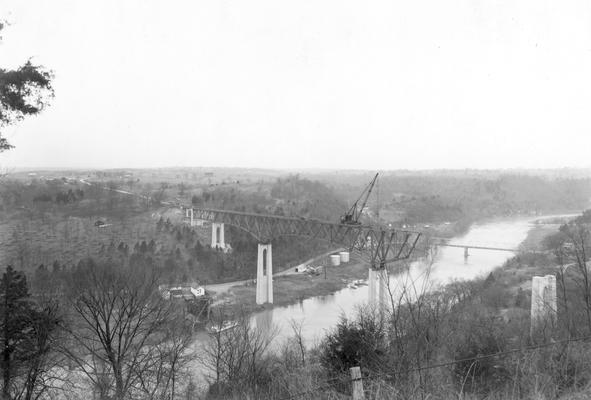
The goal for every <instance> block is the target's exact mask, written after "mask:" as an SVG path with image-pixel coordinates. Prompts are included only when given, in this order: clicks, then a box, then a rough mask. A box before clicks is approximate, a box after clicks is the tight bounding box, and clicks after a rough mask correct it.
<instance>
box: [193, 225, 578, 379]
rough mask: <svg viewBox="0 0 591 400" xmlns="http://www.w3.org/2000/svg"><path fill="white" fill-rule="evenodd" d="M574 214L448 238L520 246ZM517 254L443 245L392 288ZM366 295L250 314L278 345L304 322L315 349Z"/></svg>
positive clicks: (481, 271)
mask: <svg viewBox="0 0 591 400" xmlns="http://www.w3.org/2000/svg"><path fill="white" fill-rule="evenodd" d="M574 215H576V214H569V215H555V216H545V217H522V218H512V219H507V220H498V221H492V222H485V223H480V224H475V225H473V226H472V227H471V228H470V230H469V231H468V232H467V233H466V234H465V235H462V236H458V237H455V238H453V239H451V240H450V241H449V243H450V244H462V245H471V246H484V247H498V248H507V249H517V248H518V247H519V245H520V244H521V242H523V241H524V240H525V238H526V236H527V234H528V232H529V230H530V229H531V228H532V227H533V226H534V221H536V220H541V219H545V218H555V217H571V216H574ZM512 256H513V253H511V252H506V251H498V250H478V249H471V250H470V255H469V257H468V259H467V260H465V259H464V249H463V248H456V247H439V248H438V250H437V251H436V252H435V255H434V256H433V258H432V260H431V261H430V262H428V263H427V262H419V261H417V262H413V263H412V264H411V265H410V266H409V267H408V268H407V269H406V270H405V272H403V273H391V274H390V278H389V283H390V288H391V290H392V291H393V292H395V291H396V290H397V288H400V287H401V286H402V285H408V284H409V282H412V283H414V286H415V287H417V288H428V290H432V289H434V288H437V287H438V286H439V285H445V284H447V283H449V282H452V281H455V280H471V279H475V278H477V277H480V276H483V275H486V274H487V273H489V272H490V271H492V270H493V269H495V268H496V267H499V266H501V265H502V264H503V263H504V262H505V261H506V260H508V259H509V258H511V257H512ZM419 290H420V289H419ZM367 300H368V287H367V286H361V287H359V288H357V289H351V288H345V289H342V290H340V291H338V292H336V293H334V294H331V295H328V296H318V297H312V298H309V299H306V300H303V301H301V302H300V303H298V304H294V305H291V306H286V307H276V308H273V309H269V310H265V311H262V312H258V313H255V314H254V315H253V316H252V317H251V324H252V325H254V326H258V327H261V328H264V329H265V330H271V329H273V330H275V329H276V330H277V331H276V332H277V334H276V335H277V336H276V337H275V339H274V340H273V343H272V345H271V348H273V349H279V348H280V346H281V345H282V344H283V343H284V342H285V340H286V339H287V338H289V337H292V336H293V330H292V328H291V321H295V322H297V323H298V324H301V326H302V336H303V339H304V342H305V345H306V347H308V348H311V347H312V346H313V345H314V344H316V343H318V342H319V341H320V340H321V339H322V338H323V337H324V336H325V335H326V333H327V332H328V331H329V330H330V329H332V328H333V327H334V326H336V324H337V322H338V321H339V318H340V317H341V315H343V314H344V315H347V316H354V314H355V312H356V311H357V309H358V307H359V306H361V305H363V304H367ZM195 339H196V340H195V342H194V347H193V349H194V350H196V351H197V353H202V351H203V350H202V348H203V346H206V343H207V341H208V336H207V334H206V333H205V332H201V333H200V334H198V335H197V337H196V338H195ZM193 372H194V373H195V374H196V375H195V378H196V381H197V382H198V383H199V384H200V386H201V385H205V386H204V387H206V386H207V385H206V384H205V376H206V375H207V370H206V368H205V366H204V365H203V364H202V363H197V364H196V365H195V366H194V367H193Z"/></svg>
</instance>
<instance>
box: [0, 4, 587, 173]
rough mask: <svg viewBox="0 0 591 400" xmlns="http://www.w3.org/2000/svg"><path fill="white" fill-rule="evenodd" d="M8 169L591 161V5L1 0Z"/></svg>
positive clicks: (4, 160) (1, 160) (3, 160)
mask: <svg viewBox="0 0 591 400" xmlns="http://www.w3.org/2000/svg"><path fill="white" fill-rule="evenodd" d="M0 18H4V19H7V20H8V21H9V22H10V23H11V26H10V27H8V28H7V29H6V30H5V32H4V33H3V42H2V43H1V44H0V65H1V66H3V67H7V66H11V67H14V66H17V65H18V64H22V63H23V62H24V61H25V60H26V59H27V58H28V57H33V61H34V62H35V63H40V64H43V65H45V66H47V67H49V68H51V69H52V70H53V71H54V73H55V83H54V86H55V92H56V97H55V99H54V102H53V105H52V106H51V107H50V108H48V109H47V110H46V111H45V112H44V113H43V115H41V116H39V117H36V118H31V119H29V120H26V121H24V122H23V123H20V124H19V125H17V126H15V127H12V128H9V129H8V130H7V131H6V134H7V136H8V138H9V140H10V141H11V142H12V144H14V145H16V146H17V148H16V149H14V150H11V151H9V152H5V153H1V154H0V166H2V167H10V166H14V167H22V166H48V167H125V166H127V167H144V166H199V165H206V166H249V167H282V168H310V167H325V168H361V169H398V168H409V169H414V168H442V167H445V168H465V167H474V168H496V167H503V168H505V167H554V166H591V2H590V1H588V0H580V1H569V0H553V1H547V0H519V1H516V0H452V1H441V0H416V1H394V0H389V1H369V2H368V1H360V0H358V1H352V0H331V1H327V0H297V1H278V0H210V1H201V0H92V1H89V0H51V1H48V0H27V1H23V0H0Z"/></svg>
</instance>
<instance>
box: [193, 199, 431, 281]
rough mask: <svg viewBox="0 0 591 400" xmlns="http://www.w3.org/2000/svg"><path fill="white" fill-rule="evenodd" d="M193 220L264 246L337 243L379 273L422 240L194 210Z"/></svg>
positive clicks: (408, 234) (360, 228) (407, 234)
mask: <svg viewBox="0 0 591 400" xmlns="http://www.w3.org/2000/svg"><path fill="white" fill-rule="evenodd" d="M193 217H194V218H197V219H202V220H205V221H210V222H219V223H224V224H228V225H232V226H235V227H237V228H239V229H242V230H244V231H246V232H248V233H250V234H251V235H253V236H254V237H255V238H256V239H257V240H258V241H259V242H261V243H268V242H270V241H271V240H272V239H274V238H277V237H279V236H305V237H310V238H314V239H318V240H325V241H328V242H331V243H336V244H339V245H343V246H345V247H347V248H348V249H349V251H351V252H353V253H356V254H359V255H361V256H362V257H364V258H365V259H367V260H368V261H369V263H370V265H371V266H372V268H376V269H380V268H385V267H386V264H388V263H391V262H395V261H399V260H404V259H407V258H409V257H410V255H411V254H412V252H413V250H414V249H415V246H416V245H417V242H418V241H419V238H420V236H421V234H420V233H419V232H412V231H402V230H393V229H385V228H382V227H373V226H368V225H352V224H338V223H331V222H324V221H318V220H314V219H304V218H293V217H282V216H278V215H266V214H254V213H245V212H238V211H225V210H213V209H204V208H193Z"/></svg>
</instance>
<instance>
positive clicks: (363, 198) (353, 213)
mask: <svg viewBox="0 0 591 400" xmlns="http://www.w3.org/2000/svg"><path fill="white" fill-rule="evenodd" d="M378 175H379V174H376V175H375V176H374V177H373V179H372V180H371V182H370V183H369V184H368V185H367V186H366V187H365V189H363V192H361V195H360V196H359V198H358V199H357V200H356V201H355V203H353V205H352V206H351V208H350V209H349V211H347V213H346V214H345V215H343V216H342V217H341V224H359V218H360V217H361V213H362V212H363V209H364V208H365V205H366V204H367V200H368V199H369V195H370V194H371V191H372V190H373V187H374V186H375V184H376V182H377V180H378ZM360 203H361V207H359V204H360Z"/></svg>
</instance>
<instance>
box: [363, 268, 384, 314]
mask: <svg viewBox="0 0 591 400" xmlns="http://www.w3.org/2000/svg"><path fill="white" fill-rule="evenodd" d="M387 285H388V270H387V269H386V268H383V267H382V268H372V267H370V268H369V279H368V286H369V288H368V289H369V304H371V305H372V306H376V307H379V309H380V311H382V310H383V308H384V307H385V306H386V301H387V298H388V286H387Z"/></svg>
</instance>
